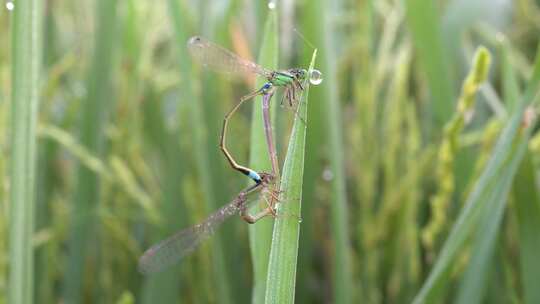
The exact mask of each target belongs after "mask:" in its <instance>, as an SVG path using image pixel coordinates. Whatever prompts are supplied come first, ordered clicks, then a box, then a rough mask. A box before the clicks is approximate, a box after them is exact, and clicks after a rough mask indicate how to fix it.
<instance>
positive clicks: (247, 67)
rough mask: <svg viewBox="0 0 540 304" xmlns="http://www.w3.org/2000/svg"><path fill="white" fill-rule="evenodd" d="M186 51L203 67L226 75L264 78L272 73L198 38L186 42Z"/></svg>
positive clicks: (194, 37)
mask: <svg viewBox="0 0 540 304" xmlns="http://www.w3.org/2000/svg"><path fill="white" fill-rule="evenodd" d="M187 47H188V50H189V52H190V54H191V56H192V57H193V58H194V59H195V60H197V61H198V62H199V63H200V64H202V65H203V66H205V67H208V68H211V69H213V70H216V71H218V72H222V73H227V74H259V75H261V76H264V77H266V78H270V77H271V76H272V71H270V70H268V69H265V68H263V67H261V66H260V65H258V64H256V63H254V62H251V61H249V60H247V59H243V58H241V57H240V56H238V55H236V54H234V53H233V52H231V51H229V50H227V49H225V48H223V47H221V46H219V45H217V44H215V43H213V42H211V41H208V40H206V39H204V38H202V37H200V36H193V37H191V38H190V39H189V40H188V43H187Z"/></svg>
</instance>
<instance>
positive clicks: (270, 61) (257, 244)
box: [249, 10, 279, 303]
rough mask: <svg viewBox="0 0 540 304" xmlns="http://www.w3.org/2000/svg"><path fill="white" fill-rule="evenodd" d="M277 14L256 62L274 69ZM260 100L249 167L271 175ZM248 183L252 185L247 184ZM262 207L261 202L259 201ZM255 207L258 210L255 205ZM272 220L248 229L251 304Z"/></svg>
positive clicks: (259, 297) (261, 281) (264, 268)
mask: <svg viewBox="0 0 540 304" xmlns="http://www.w3.org/2000/svg"><path fill="white" fill-rule="evenodd" d="M276 20H277V12H276V10H270V11H269V12H268V17H267V18H266V24H265V28H264V34H263V39H262V45H261V50H260V53H259V60H258V63H259V64H261V65H262V66H264V67H268V68H276V67H277V61H278V29H277V22H276ZM265 81H266V79H262V78H259V79H258V80H257V84H256V87H257V88H260V87H261V86H262V85H263V84H264V82H265ZM261 99H262V97H257V98H256V100H255V101H254V103H253V114H252V120H251V140H250V143H251V148H250V157H249V159H250V162H249V166H250V167H251V168H255V170H258V171H265V172H271V161H270V158H269V155H268V148H267V145H266V140H265V136H264V124H263V118H262V107H261V104H262V101H261ZM278 104H279V101H276V100H274V101H273V103H271V108H270V116H271V118H272V125H274V121H275V119H274V117H275V115H274V113H275V109H276V106H277V105H278ZM250 183H252V182H251V181H250ZM262 203H263V204H264V202H262ZM255 205H256V206H255V208H258V207H259V206H257V204H255ZM273 223H274V221H273V220H272V219H271V218H264V219H262V220H260V221H258V222H257V224H255V225H250V226H249V243H250V248H251V259H252V262H253V285H254V287H253V295H252V303H263V301H264V293H265V286H266V278H267V275H268V257H269V255H270V245H271V243H272V226H273Z"/></svg>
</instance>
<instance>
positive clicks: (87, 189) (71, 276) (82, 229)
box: [64, 0, 117, 303]
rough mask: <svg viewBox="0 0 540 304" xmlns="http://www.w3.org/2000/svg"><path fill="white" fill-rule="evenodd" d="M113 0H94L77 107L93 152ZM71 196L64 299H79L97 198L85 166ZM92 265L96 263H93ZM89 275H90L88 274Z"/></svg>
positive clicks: (99, 134) (105, 95)
mask: <svg viewBox="0 0 540 304" xmlns="http://www.w3.org/2000/svg"><path fill="white" fill-rule="evenodd" d="M116 21H117V18H116V1H105V0H101V1H97V2H96V26H97V31H96V35H95V37H96V40H95V41H96V42H95V49H94V54H93V59H92V66H91V70H90V74H89V77H88V80H87V90H88V95H87V97H86V100H85V102H84V104H83V105H82V108H81V113H83V114H82V120H81V125H80V130H81V131H80V132H81V135H80V137H81V138H80V142H81V144H82V145H84V146H85V147H87V148H88V149H89V150H90V151H91V152H92V153H93V154H95V155H98V156H101V155H102V152H103V141H104V132H103V127H104V118H105V113H106V112H107V109H108V108H109V107H110V106H111V105H112V102H111V94H110V83H111V69H112V66H113V64H112V54H113V47H114V46H115V45H116V44H115V43H114V39H115V35H114V33H115V30H114V29H115V28H116V27H115V24H116ZM76 187H77V188H76V190H75V194H74V199H73V205H74V208H73V223H72V229H71V231H72V232H71V235H70V240H69V250H70V257H69V258H68V265H67V274H66V284H65V289H64V295H65V301H66V302H70V303H79V302H80V301H81V298H82V294H83V293H82V289H83V284H84V282H83V280H84V278H85V276H84V268H85V266H86V265H87V264H86V258H87V257H88V256H89V255H90V254H91V253H92V252H95V251H94V250H91V248H92V246H91V242H92V237H93V236H94V235H95V234H96V230H95V227H96V226H95V222H96V220H97V219H96V214H97V213H96V212H95V208H96V207H97V205H98V202H99V178H98V176H97V175H96V174H95V173H94V172H92V171H90V170H89V169H87V168H85V167H82V166H79V170H78V172H77V186H76ZM94 267H96V265H94ZM88 278H89V279H90V277H88Z"/></svg>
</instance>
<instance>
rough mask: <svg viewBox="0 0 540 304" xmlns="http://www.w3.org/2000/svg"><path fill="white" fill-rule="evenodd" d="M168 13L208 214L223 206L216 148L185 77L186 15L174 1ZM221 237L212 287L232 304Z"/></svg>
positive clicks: (213, 255) (189, 67)
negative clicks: (214, 160) (216, 178)
mask: <svg viewBox="0 0 540 304" xmlns="http://www.w3.org/2000/svg"><path fill="white" fill-rule="evenodd" d="M169 11H170V14H171V15H170V17H171V19H172V21H173V24H174V30H175V33H176V36H175V39H176V43H177V44H178V48H177V53H178V55H179V57H178V58H179V63H180V72H181V74H182V75H186V77H185V78H183V81H182V83H181V92H182V96H183V98H184V99H185V100H190V101H191V102H189V106H188V109H189V113H190V117H191V118H192V121H191V125H192V126H193V128H192V129H191V130H192V138H193V141H192V142H193V149H194V153H193V156H194V157H195V161H196V168H197V173H198V178H199V181H200V184H201V190H202V193H204V204H205V207H206V208H205V209H206V210H207V211H208V212H211V211H212V210H215V209H216V208H217V207H218V206H219V205H220V204H222V203H223V202H221V201H218V200H217V199H216V198H217V197H220V196H218V195H216V189H217V188H218V187H217V185H216V183H215V182H214V180H213V178H212V174H211V173H212V167H211V159H210V158H211V154H210V153H209V152H208V151H209V150H207V149H206V147H207V146H212V145H213V146H217V145H215V144H213V143H209V142H208V135H207V134H208V127H207V124H206V123H205V118H204V114H203V107H202V103H201V102H200V101H197V100H195V94H194V92H193V83H192V82H191V78H190V77H189V76H188V75H193V70H192V65H191V57H190V56H189V54H188V52H187V49H186V42H187V40H188V39H189V34H188V32H189V28H190V27H191V24H190V22H189V20H187V18H186V14H182V10H181V9H180V5H179V3H178V2H177V1H172V0H171V1H169ZM216 150H217V147H216ZM224 237H225V236H224V235H223V234H221V233H220V234H219V235H218V237H216V238H215V240H214V241H213V242H212V246H211V253H210V255H211V258H212V262H213V267H212V276H213V284H214V286H215V287H216V298H217V299H219V301H220V303H231V290H230V289H231V287H230V285H231V281H230V280H229V278H230V276H228V275H227V273H228V271H227V267H226V247H225V246H224V245H223V244H224V241H225V238H224ZM227 237H230V236H227Z"/></svg>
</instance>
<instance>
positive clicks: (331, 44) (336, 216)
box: [306, 0, 353, 304]
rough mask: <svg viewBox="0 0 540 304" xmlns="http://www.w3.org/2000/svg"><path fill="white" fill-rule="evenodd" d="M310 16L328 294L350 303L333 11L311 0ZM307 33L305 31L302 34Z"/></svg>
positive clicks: (350, 274)
mask: <svg viewBox="0 0 540 304" xmlns="http://www.w3.org/2000/svg"><path fill="white" fill-rule="evenodd" d="M308 11H309V13H311V14H310V18H309V20H308V21H307V23H306V28H310V29H311V31H310V32H309V35H308V36H307V37H308V39H310V40H311V41H312V42H313V43H314V44H315V45H316V46H322V48H321V58H322V60H321V63H320V65H319V66H320V69H321V71H322V72H323V73H324V76H325V81H324V83H323V85H322V86H321V87H320V88H319V89H318V90H317V91H319V90H320V91H321V92H320V95H318V96H319V97H320V98H319V99H318V100H315V102H314V104H315V103H316V104H320V110H321V113H320V115H321V116H320V118H321V128H322V134H323V136H324V137H325V138H324V139H325V140H326V143H327V144H328V155H327V157H328V160H329V165H330V166H329V167H330V170H331V173H332V176H333V178H332V180H331V182H330V185H331V188H332V189H331V190H332V192H331V196H330V201H331V202H332V203H331V204H330V229H331V238H332V240H333V246H334V252H333V255H332V261H331V265H332V266H331V267H332V269H333V273H332V295H333V302H334V303H336V304H343V303H351V302H352V300H353V288H352V265H351V254H350V244H349V228H348V225H347V224H348V219H347V218H348V217H347V215H348V210H347V199H346V188H345V174H344V171H345V170H344V167H343V166H344V151H343V139H342V138H343V134H342V128H343V127H342V123H343V121H342V119H341V113H340V102H339V96H338V92H339V91H338V78H337V57H338V55H337V53H336V50H335V46H336V45H337V44H339V41H335V40H334V39H335V37H334V36H333V35H332V33H333V31H334V30H335V29H334V23H333V22H331V20H330V16H331V15H332V12H335V8H334V6H333V5H332V4H331V3H325V2H324V1H320V0H318V1H311V2H310V5H309V9H308ZM306 34H308V33H306Z"/></svg>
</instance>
